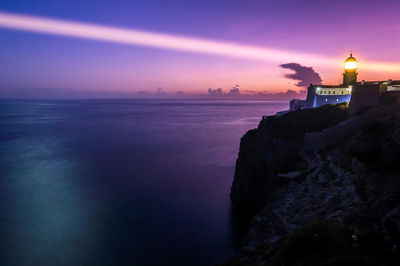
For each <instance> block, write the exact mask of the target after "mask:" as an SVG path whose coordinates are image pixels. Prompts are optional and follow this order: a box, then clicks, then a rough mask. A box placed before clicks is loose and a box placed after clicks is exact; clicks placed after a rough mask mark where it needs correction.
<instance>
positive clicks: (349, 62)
mask: <svg viewBox="0 0 400 266" xmlns="http://www.w3.org/2000/svg"><path fill="white" fill-rule="evenodd" d="M344 69H354V70H355V69H357V60H356V59H355V58H354V57H353V54H350V56H349V57H348V58H347V59H346V61H345V62H344Z"/></svg>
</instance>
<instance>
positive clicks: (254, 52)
mask: <svg viewBox="0 0 400 266" xmlns="http://www.w3.org/2000/svg"><path fill="white" fill-rule="evenodd" d="M0 27H2V28H6V29H14V30H21V31H30V32H37V33H46V34H52V35H63V36H69V37H75V38H83V39H93V40H99V41H107V42H115V43H122V44H128V45H139V46H145V47H154V48H161V49H169V50H177V51H185V52H196V53H205V54H215V55H221V56H229V57H238V58H244V59H251V60H262V61H269V62H275V63H285V62H299V63H302V64H310V65H312V66H314V67H315V66H325V67H332V66H335V65H338V64H342V62H340V60H338V58H333V57H326V56H322V55H316V54H308V53H299V52H293V51H285V50H280V49H275V48H267V47H257V46H251V45H243V44H237V43H230V42H222V41H213V40H205V39H198V38H191V37H185V36H177V35H170V34H162V33H156V32H149V31H140V30H133V29H126V28H117V27H109V26H100V25H94V24H89V23H81V22H72V21H66V20H59V19H50V18H43V17H34V16H27V15H18V14H12V13H5V12H0ZM363 68H364V69H370V70H374V71H392V72H400V64H396V63H382V62H364V63H363Z"/></svg>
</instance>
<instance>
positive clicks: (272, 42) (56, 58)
mask: <svg viewBox="0 0 400 266" xmlns="http://www.w3.org/2000/svg"><path fill="white" fill-rule="evenodd" d="M399 12H400V2H399V1H391V0H387V1H384V0H383V1H375V0H374V1H369V0H363V1H358V0H353V1H348V0H347V1H342V0H335V1H332V0H331V1H328V0H318V1H317V0H309V1H300V0H279V1H275V0H272V1H266V0H264V1H255V0H213V1H208V0H201V1H189V0H143V1H133V0H130V1H128V0H108V1H107V0H68V1H64V0H24V1H23V0H0V17H1V14H3V16H4V15H8V14H13V15H20V16H30V17H32V16H33V17H35V18H45V19H52V21H47V22H46V25H50V26H51V25H53V24H54V22H58V21H59V20H62V21H63V22H73V23H76V24H74V25H77V27H82V25H83V26H84V25H87V24H90V26H98V27H102V28H101V30H102V32H103V33H102V34H103V35H102V37H101V38H98V37H96V38H86V37H85V38H82V36H71V35H76V34H77V33H76V32H77V31H78V30H79V28H72V31H73V32H72V33H70V34H69V35H68V36H66V35H65V34H64V35H54V34H49V33H48V32H43V31H42V32H37V31H36V32H34V31H33V30H32V29H30V30H20V29H16V28H12V27H4V26H3V27H1V26H0V58H1V62H0V97H2V93H1V92H10V91H21V90H22V91H26V92H29V93H30V95H35V92H37V93H39V91H43V89H45V91H46V93H51V92H52V93H53V94H52V95H54V96H57V93H59V94H60V95H61V94H62V95H64V94H68V93H70V94H71V95H75V94H73V93H72V92H74V93H77V92H82V91H84V92H87V93H90V95H96V94H97V95H105V96H107V95H112V93H115V92H118V93H120V92H121V93H126V95H127V96H131V95H156V96H161V95H166V94H168V95H200V94H210V95H215V94H216V92H218V88H221V90H220V91H222V92H225V93H226V94H229V92H230V91H232V93H231V95H236V94H237V93H236V92H237V91H238V90H240V93H241V94H246V93H248V94H254V93H258V95H273V94H277V95H283V94H284V93H285V92H287V91H288V90H289V91H290V92H291V91H297V92H298V91H301V90H304V87H300V86H297V85H299V84H303V83H304V82H301V80H300V81H299V80H294V79H290V78H288V77H290V76H296V75H290V74H293V70H291V69H290V68H287V67H282V65H285V66H287V65H288V64H290V63H295V64H296V65H297V64H299V65H302V66H304V67H306V68H307V69H309V68H312V70H313V71H315V72H316V73H318V74H319V76H320V78H321V79H322V82H323V83H324V84H338V83H340V82H341V81H342V80H341V79H342V72H343V61H344V60H345V59H346V57H347V56H348V54H349V52H350V51H352V52H353V55H354V56H355V57H356V58H357V59H358V61H359V63H360V68H359V79H360V80H362V79H365V80H377V79H378V80H383V79H389V78H392V79H400V67H398V66H400V21H399V19H398V17H397V16H396V14H398V13H399ZM29 23H30V25H33V24H32V22H29ZM104 27H107V29H111V31H104V29H105V28H104ZM121 29H123V30H127V31H126V32H124V34H125V33H126V34H125V35H124V36H131V35H132V34H137V33H138V32H139V33H146V34H151V36H152V37H151V38H152V40H153V41H152V42H153V43H150V44H149V42H143V41H141V42H142V43H138V41H137V39H135V40H134V41H132V38H136V37H134V36H133V35H132V38H131V39H130V41H128V42H127V41H126V40H124V41H121V38H119V37H118V36H117V35H116V34H115V33H116V32H117V31H118V30H121ZM57 30H59V29H57ZM160 36H161V37H160ZM116 38H117V39H118V38H119V40H115V39H116ZM160 38H161V39H160ZM166 38H167V39H166ZM168 38H174V39H173V41H172V42H173V46H174V47H172V48H171V47H166V46H168V40H169V39H168ZM110 39H114V40H111V41H110ZM216 46H217V48H216ZM196 47H197V48H196ZM237 85H238V86H237ZM210 88H211V90H210ZM107 93H108V94H107Z"/></svg>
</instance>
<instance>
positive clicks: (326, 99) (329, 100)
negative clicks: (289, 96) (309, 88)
mask: <svg viewBox="0 0 400 266" xmlns="http://www.w3.org/2000/svg"><path fill="white" fill-rule="evenodd" d="M350 99H351V95H349V94H348V95H341V94H340V95H332V94H331V95H323V94H321V95H320V94H316V95H315V100H314V107H318V106H321V105H324V104H336V103H342V102H349V101H350Z"/></svg>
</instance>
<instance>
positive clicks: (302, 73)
mask: <svg viewBox="0 0 400 266" xmlns="http://www.w3.org/2000/svg"><path fill="white" fill-rule="evenodd" d="M280 67H281V68H285V69H290V70H293V71H294V73H290V74H285V77H286V78H288V79H293V80H297V81H299V82H298V83H297V84H296V86H297V87H308V86H309V85H310V84H311V83H312V84H321V82H322V79H321V77H320V75H319V74H318V73H317V72H315V71H314V69H313V68H312V67H306V66H302V65H300V64H298V63H288V64H282V65H280Z"/></svg>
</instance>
